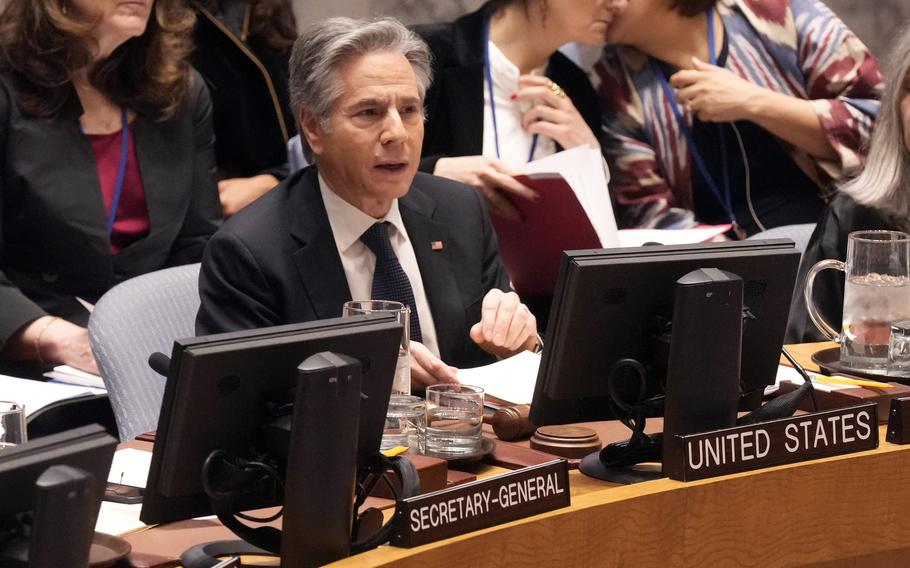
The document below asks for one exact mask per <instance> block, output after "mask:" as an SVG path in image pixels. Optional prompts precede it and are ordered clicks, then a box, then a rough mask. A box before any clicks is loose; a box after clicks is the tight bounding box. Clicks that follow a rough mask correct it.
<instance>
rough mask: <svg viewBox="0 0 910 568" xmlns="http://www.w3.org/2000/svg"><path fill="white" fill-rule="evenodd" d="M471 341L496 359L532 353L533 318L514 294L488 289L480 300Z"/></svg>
mask: <svg viewBox="0 0 910 568" xmlns="http://www.w3.org/2000/svg"><path fill="white" fill-rule="evenodd" d="M470 333H471V339H473V340H474V342H475V343H477V344H478V345H480V347H481V349H483V350H484V351H486V352H488V353H492V354H493V355H496V356H497V357H511V356H512V355H514V354H516V353H519V352H521V351H525V350H528V349H534V347H535V346H536V345H537V318H535V317H534V314H532V313H531V310H529V309H528V307H527V306H526V305H524V304H522V303H521V300H520V299H519V298H518V294H516V293H515V292H508V293H506V292H503V291H502V290H497V289H495V288H494V289H492V290H490V291H489V292H487V295H486V297H485V298H484V299H483V307H482V308H481V315H480V321H479V322H477V323H475V324H474V326H473V327H471V332H470Z"/></svg>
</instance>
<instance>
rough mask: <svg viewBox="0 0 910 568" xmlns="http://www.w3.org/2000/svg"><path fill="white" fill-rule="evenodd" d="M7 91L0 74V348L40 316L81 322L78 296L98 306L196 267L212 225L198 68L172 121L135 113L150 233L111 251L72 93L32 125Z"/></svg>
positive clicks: (206, 122)
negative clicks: (137, 283) (140, 282)
mask: <svg viewBox="0 0 910 568" xmlns="http://www.w3.org/2000/svg"><path fill="white" fill-rule="evenodd" d="M16 85H17V83H16V80H15V79H14V78H13V77H12V76H10V75H8V74H0V345H2V344H3V343H5V342H6V340H7V339H8V338H9V336H10V335H11V334H12V333H13V332H15V331H16V330H17V329H19V328H20V327H22V326H23V325H25V324H26V323H28V322H30V321H32V320H34V319H36V318H38V317H41V316H43V315H45V314H48V313H49V314H52V315H56V316H60V317H63V318H66V319H68V320H70V321H73V322H74V323H77V324H79V325H83V326H84V325H85V324H86V322H87V320H88V312H87V311H86V310H85V308H83V307H82V306H81V305H80V304H79V302H78V301H76V298H75V297H76V296H79V297H81V298H83V299H85V300H87V301H89V302H95V301H96V300H97V299H98V298H99V297H100V296H101V295H102V294H103V293H104V292H106V291H107V290H108V289H109V288H111V287H112V286H114V285H115V284H117V283H119V282H121V281H123V280H125V279H127V278H131V277H133V276H137V275H139V274H144V273H146V272H151V271H153V270H158V269H160V268H165V267H168V266H175V265H178V264H187V263H191V262H199V261H200V259H201V258H202V251H203V248H204V247H205V242H206V241H207V240H208V238H209V236H211V235H212V233H214V232H215V230H216V229H217V228H218V224H219V223H220V221H221V204H220V203H219V201H218V191H217V189H216V187H215V182H214V180H213V179H212V170H213V169H214V153H213V151H212V149H213V146H214V136H213V134H212V105H211V101H210V100H209V94H208V91H207V89H206V88H205V84H204V83H203V81H202V78H201V77H200V76H199V75H198V74H196V73H195V72H194V73H193V74H192V77H191V81H190V88H189V92H188V93H187V95H186V98H185V100H184V101H183V102H182V103H181V104H180V106H179V108H178V110H177V112H176V114H175V115H174V116H172V117H170V118H168V119H167V120H161V119H160V118H159V117H156V116H138V117H137V118H136V121H135V123H134V124H135V126H134V130H133V132H134V133H135V145H136V154H137V156H138V159H139V170H140V172H141V173H142V184H143V186H144V188H145V202H146V206H147V208H148V214H149V221H150V223H151V227H150V229H149V234H148V235H147V236H146V237H144V238H142V239H140V240H138V241H136V242H134V243H132V244H130V245H129V246H128V247H126V248H124V249H123V250H122V251H120V252H119V253H118V254H117V255H112V254H111V251H110V239H109V237H108V234H107V230H106V227H105V220H106V213H105V205H104V200H103V199H102V195H101V189H100V186H99V182H98V170H97V166H96V163H95V154H94V153H93V151H92V144H91V141H90V140H89V138H88V137H87V136H85V135H84V134H82V132H81V131H80V128H79V117H80V116H82V113H83V110H82V105H81V104H80V103H79V98H78V96H77V95H76V91H75V90H74V89H73V90H72V92H71V94H70V97H69V99H68V101H67V103H66V104H65V106H64V107H63V109H62V110H61V112H60V113H58V115H57V116H55V117H53V118H50V119H38V118H34V117H31V116H28V115H25V114H23V113H22V112H21V111H20V109H19V107H18V105H17V104H16V102H15V101H16V97H17V87H16Z"/></svg>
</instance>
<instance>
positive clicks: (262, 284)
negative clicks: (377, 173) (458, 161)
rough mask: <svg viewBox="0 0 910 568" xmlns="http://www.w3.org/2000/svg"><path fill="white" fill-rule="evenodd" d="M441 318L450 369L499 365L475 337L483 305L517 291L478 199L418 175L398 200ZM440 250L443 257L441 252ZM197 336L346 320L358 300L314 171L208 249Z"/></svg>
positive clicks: (276, 192)
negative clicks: (489, 297) (494, 293)
mask: <svg viewBox="0 0 910 568" xmlns="http://www.w3.org/2000/svg"><path fill="white" fill-rule="evenodd" d="M399 209H400V211H401V218H402V220H403V221H404V225H405V227H406V228H407V230H408V236H409V238H410V240H411V245H412V246H413V247H414V254H415V256H416V257H417V264H418V265H419V267H420V275H421V278H422V279H423V286H424V289H425V291H426V294H427V301H428V302H429V304H430V311H431V312H432V313H433V320H434V323H435V326H436V336H437V339H438V342H439V351H440V355H441V357H442V359H443V361H445V362H447V363H449V364H452V365H457V366H462V367H469V366H474V365H480V364H485V363H488V362H490V361H491V357H490V356H489V355H488V354H486V353H484V352H483V351H482V350H481V349H480V348H479V347H477V345H476V344H475V343H474V342H473V341H471V339H470V337H468V331H469V330H470V328H471V326H472V325H473V324H475V323H477V322H478V321H480V310H481V304H482V300H483V297H484V296H485V295H486V293H487V292H488V291H489V290H491V289H493V288H499V289H502V290H509V278H508V275H507V274H506V271H505V268H504V267H503V264H502V262H501V261H500V258H499V249H498V245H497V242H496V236H495V234H494V232H493V228H492V226H491V224H490V219H489V216H488V215H487V212H486V209H485V208H484V206H483V203H482V200H481V198H480V196H479V194H478V192H476V191H474V190H473V189H471V188H469V187H467V186H464V185H461V184H459V183H456V182H453V181H450V180H446V179H442V178H437V177H434V176H430V175H426V174H421V173H418V174H417V176H416V177H415V178H414V182H413V183H412V185H411V189H410V191H409V192H408V194H407V195H406V196H405V197H403V198H401V199H400V200H399ZM434 242H441V243H442V248H441V249H439V250H433V249H434V248H437V249H438V248H439V247H438V246H436V247H433V246H432V243H434ZM199 292H200V295H201V297H202V305H201V307H200V309H199V315H198V316H197V318H196V331H197V333H199V334H210V333H217V332H224V331H237V330H243V329H253V328H259V327H266V326H272V325H281V324H287V323H295V322H304V321H311V320H316V319H324V318H331V317H338V316H340V315H341V306H342V304H344V302H346V301H348V300H350V299H351V292H350V290H349V288H348V284H347V279H346V277H345V274H344V268H343V267H342V264H341V258H340V257H339V255H338V249H337V248H336V245H335V238H334V236H333V234H332V229H331V226H330V225H329V219H328V215H327V214H326V211H325V205H324V204H323V201H322V195H321V194H320V191H319V183H318V181H317V173H316V169H315V168H314V167H308V168H306V169H304V170H301V171H299V172H297V173H295V174H293V175H292V176H291V177H290V178H288V179H286V180H285V181H283V182H282V183H281V184H279V185H278V186H277V187H276V188H275V189H273V190H272V191H270V192H269V193H267V194H266V195H265V196H263V197H262V198H260V199H259V200H257V201H255V202H254V203H252V204H251V205H250V206H248V207H247V208H245V209H243V210H242V211H241V212H240V213H238V214H237V215H235V216H233V217H231V218H230V219H229V220H228V221H227V222H225V224H224V225H222V227H221V229H219V230H218V232H217V233H216V234H215V236H214V237H212V240H211V241H209V244H208V246H207V247H206V251H205V257H204V259H203V261H202V271H201V273H200V275H199Z"/></svg>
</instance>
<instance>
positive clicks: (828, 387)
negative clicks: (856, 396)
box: [765, 365, 861, 394]
mask: <svg viewBox="0 0 910 568" xmlns="http://www.w3.org/2000/svg"><path fill="white" fill-rule="evenodd" d="M809 376H812V377H815V376H818V373H813V372H811V371H809ZM782 381H789V382H791V383H793V384H796V385H801V384H803V382H804V381H803V377H802V375H800V374H799V371H797V370H796V369H794V368H793V367H788V366H787V365H780V366H778V367H777V380H776V381H775V383H774V384H773V385H771V386H769V387H767V388H766V389H765V394H772V393H775V392H777V389H778V388H779V387H780V383H781V382H782ZM858 388H861V387H858V386H856V385H835V384H828V383H820V382H815V389H816V390H818V391H821V392H833V391H838V390H844V389H858Z"/></svg>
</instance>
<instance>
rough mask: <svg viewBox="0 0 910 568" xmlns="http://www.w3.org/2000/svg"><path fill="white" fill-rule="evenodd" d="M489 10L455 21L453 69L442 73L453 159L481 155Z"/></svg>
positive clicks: (486, 8)
mask: <svg viewBox="0 0 910 568" xmlns="http://www.w3.org/2000/svg"><path fill="white" fill-rule="evenodd" d="M490 14H491V10H490V8H489V6H484V8H482V9H480V10H477V11H476V12H473V13H471V14H468V15H466V16H462V17H461V18H459V19H458V20H456V21H455V39H454V42H453V43H454V50H455V62H456V64H457V65H456V66H453V67H449V68H447V69H445V70H443V76H444V78H445V80H444V81H443V84H444V85H445V86H446V90H447V91H448V96H450V97H451V98H450V100H449V103H448V108H449V109H451V112H452V115H451V117H452V122H451V124H450V127H451V131H450V134H449V135H450V136H451V137H452V147H453V149H454V152H455V154H454V155H460V156H472V155H479V154H482V153H483V116H484V111H483V97H484V95H483V76H484V61H485V57H486V49H487V46H486V25H487V20H488V19H489V17H490Z"/></svg>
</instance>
